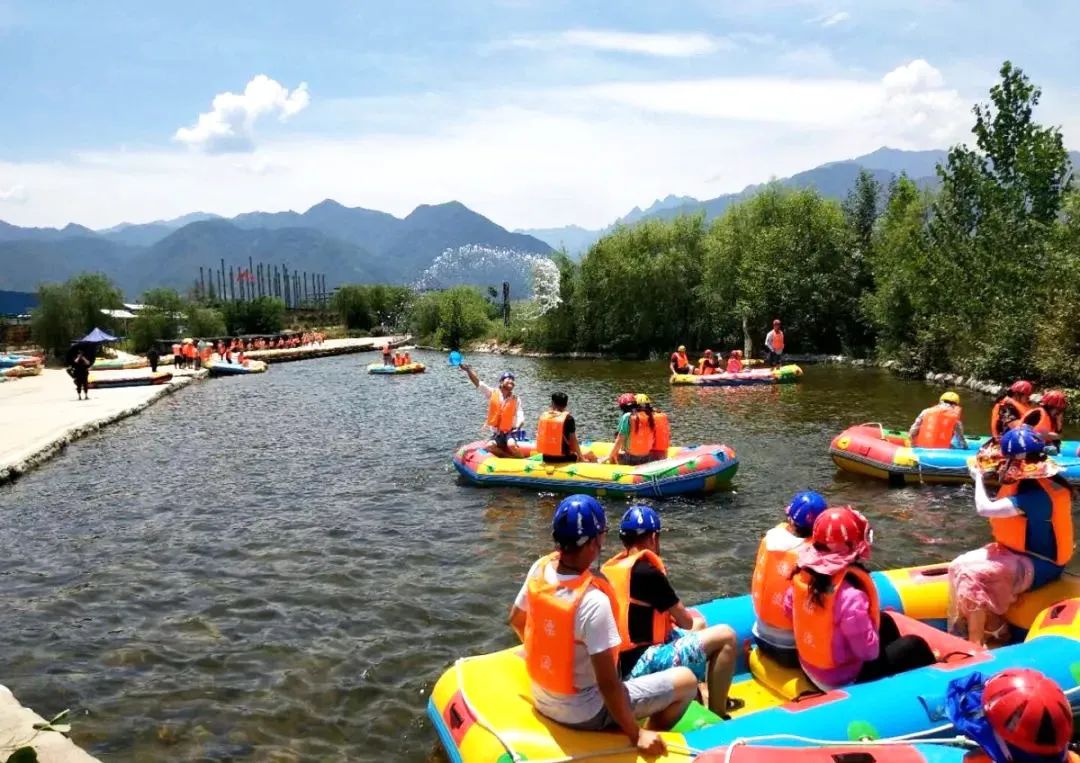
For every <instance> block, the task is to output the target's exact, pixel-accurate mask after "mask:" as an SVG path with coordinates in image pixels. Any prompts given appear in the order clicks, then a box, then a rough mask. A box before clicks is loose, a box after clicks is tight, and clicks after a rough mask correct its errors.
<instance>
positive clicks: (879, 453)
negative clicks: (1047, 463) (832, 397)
mask: <svg viewBox="0 0 1080 763" xmlns="http://www.w3.org/2000/svg"><path fill="white" fill-rule="evenodd" d="M988 439H989V438H987V437H968V438H966V440H967V445H968V447H967V448H963V449H961V448H913V447H912V446H911V438H910V437H908V434H907V432H903V431H899V430H895V429H886V428H884V427H883V426H882V425H881V424H858V425H856V426H853V427H849V428H848V429H845V430H844V431H843V432H841V433H840V434H838V435H837V436H836V437H834V438H833V440H832V443H831V444H830V445H829V455H831V456H832V460H833V462H834V463H835V464H836V465H837V466H838V467H839V468H840V469H842V470H844V471H846V472H853V473H855V474H862V475H865V476H868V477H876V478H877V479H881V480H886V481H888V482H889V484H890V485H894V486H900V485H905V484H918V483H922V482H926V483H958V482H970V481H971V477H970V475H969V474H968V461H969V460H970V459H971V458H974V457H975V455H976V454H977V453H978V451H979V447H980V446H982V445H983V444H984V443H985V442H986V441H987V440H988ZM1054 460H1055V461H1056V462H1057V463H1058V464H1059V465H1060V466H1061V468H1062V472H1061V476H1063V477H1064V478H1065V479H1067V480H1068V481H1069V482H1070V483H1071V484H1073V485H1078V486H1080V442H1078V441H1076V440H1065V441H1063V442H1062V443H1061V452H1060V453H1059V454H1058V455H1057V456H1055V457H1054Z"/></svg>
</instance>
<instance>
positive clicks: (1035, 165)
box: [927, 61, 1069, 378]
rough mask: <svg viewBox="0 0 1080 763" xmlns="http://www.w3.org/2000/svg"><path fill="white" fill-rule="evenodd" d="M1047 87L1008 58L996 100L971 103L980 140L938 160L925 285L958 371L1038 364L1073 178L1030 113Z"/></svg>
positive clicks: (1021, 369)
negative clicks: (1041, 316) (1057, 234)
mask: <svg viewBox="0 0 1080 763" xmlns="http://www.w3.org/2000/svg"><path fill="white" fill-rule="evenodd" d="M1040 95H1041V91H1040V90H1039V88H1038V87H1036V86H1034V85H1033V84H1031V82H1030V81H1029V80H1028V78H1027V77H1026V76H1025V75H1024V73H1023V72H1022V71H1021V70H1020V69H1019V68H1016V67H1013V65H1012V64H1011V63H1009V62H1008V61H1006V62H1005V63H1004V64H1003V65H1002V67H1001V81H1000V82H999V83H998V84H996V85H994V87H992V88H991V90H990V103H989V104H979V105H976V106H975V108H974V113H975V126H974V127H973V129H972V132H973V133H974V135H975V143H976V147H975V148H974V149H972V148H968V147H967V146H964V145H961V146H955V147H953V148H952V149H951V150H950V151H949V156H948V161H947V163H946V164H945V166H944V167H939V168H938V175H939V177H940V178H941V185H942V188H941V193H940V195H939V196H938V198H937V200H936V202H935V204H934V213H933V216H932V218H931V221H930V227H929V232H930V238H931V244H932V248H931V257H930V259H929V261H928V268H927V281H928V284H927V288H928V290H929V296H930V299H931V301H932V303H933V304H935V305H936V308H937V310H939V311H940V312H939V316H938V318H939V320H940V321H941V322H943V323H948V324H951V325H952V327H953V331H952V332H951V336H950V337H949V338H948V339H947V340H946V341H947V352H948V355H949V357H950V359H951V362H952V364H953V365H955V366H956V367H958V369H959V370H962V371H967V372H972V373H975V374H977V375H980V376H992V377H995V378H1007V377H1011V376H1014V375H1019V374H1024V373H1027V372H1028V371H1030V370H1031V366H1030V353H1029V349H1030V347H1031V345H1032V342H1033V340H1034V322H1033V321H1032V320H1031V319H1030V316H1031V315H1032V306H1033V305H1037V304H1039V303H1040V302H1041V301H1043V299H1044V295H1042V294H1040V291H1042V290H1044V283H1045V279H1046V276H1047V275H1048V271H1047V265H1048V264H1049V263H1048V257H1049V248H1048V243H1049V240H1050V237H1051V232H1052V228H1053V225H1054V223H1055V220H1056V219H1057V215H1058V213H1059V211H1060V210H1061V205H1062V200H1063V194H1064V192H1065V190H1066V188H1067V184H1068V177H1069V161H1068V154H1067V153H1066V151H1065V148H1064V144H1063V142H1062V137H1061V132H1060V130H1058V129H1056V128H1049V127H1043V126H1040V125H1039V124H1037V123H1036V122H1035V121H1034V118H1033V113H1034V109H1035V107H1036V106H1037V105H1038V103H1039V98H1040Z"/></svg>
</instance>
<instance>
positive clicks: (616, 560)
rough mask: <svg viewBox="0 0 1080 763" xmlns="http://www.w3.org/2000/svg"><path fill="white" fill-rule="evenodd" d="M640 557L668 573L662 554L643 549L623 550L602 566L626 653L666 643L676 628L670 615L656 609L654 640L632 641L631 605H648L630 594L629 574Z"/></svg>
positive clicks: (621, 649) (622, 649) (623, 650)
mask: <svg viewBox="0 0 1080 763" xmlns="http://www.w3.org/2000/svg"><path fill="white" fill-rule="evenodd" d="M638 559H645V560H646V561H647V562H648V563H649V564H651V565H652V566H653V567H655V568H656V569H658V570H660V572H661V573H663V574H664V575H666V574H667V569H666V568H665V567H664V563H663V561H661V559H660V557H659V556H657V555H656V554H654V553H653V552H652V551H649V550H648V549H644V548H643V549H627V550H625V551H622V552H620V553H618V554H616V555H615V556H613V557H612V558H611V559H609V560H608V561H606V562H605V563H604V565H603V566H602V567H601V568H600V571H601V572H602V573H604V577H605V578H607V581H608V583H610V584H611V589H612V591H613V592H614V593H615V602H614V605H615V624H616V625H618V626H619V636H620V637H621V638H622V645H621V646H620V647H619V651H620V652H626V651H629V650H630V649H633V648H634V647H638V646H652V645H653V644H663V643H665V642H667V640H668V636H670V635H671V629H672V627H673V624H672V622H671V615H670V614H668V613H667V612H659V611H657V610H655V609H654V610H653V615H652V636H651V640H650V641H648V642H642V643H635V642H634V641H631V640H630V605H631V604H640V605H642V606H646V607H647V606H649V605H648V603H646V602H644V601H638V600H637V599H633V598H631V597H630V574H631V572H632V571H633V569H634V565H635V564H636V563H637V560H638Z"/></svg>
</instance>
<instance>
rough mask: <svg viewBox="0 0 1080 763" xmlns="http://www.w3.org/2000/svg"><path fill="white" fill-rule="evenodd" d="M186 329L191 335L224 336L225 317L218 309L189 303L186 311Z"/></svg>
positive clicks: (204, 336)
mask: <svg viewBox="0 0 1080 763" xmlns="http://www.w3.org/2000/svg"><path fill="white" fill-rule="evenodd" d="M187 331H188V333H189V334H191V336H193V337H203V338H209V337H219V336H225V333H226V332H225V318H224V316H222V314H221V311H220V310H215V309H214V308H212V307H199V306H197V305H191V306H189V307H188V312H187Z"/></svg>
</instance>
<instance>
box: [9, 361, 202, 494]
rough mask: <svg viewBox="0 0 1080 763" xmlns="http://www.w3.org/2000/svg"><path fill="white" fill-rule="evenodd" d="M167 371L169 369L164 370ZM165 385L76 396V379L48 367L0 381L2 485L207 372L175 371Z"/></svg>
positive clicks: (104, 373)
mask: <svg viewBox="0 0 1080 763" xmlns="http://www.w3.org/2000/svg"><path fill="white" fill-rule="evenodd" d="M165 370H170V369H168V368H166V369H165ZM172 373H173V380H172V382H170V383H169V384H158V385H151V386H146V387H117V388H114V389H92V390H90V399H89V400H78V399H76V397H75V383H74V382H73V381H72V380H71V377H70V376H68V375H67V373H66V372H64V371H58V370H55V369H51V368H47V369H45V370H44V371H43V372H42V374H41V375H40V376H30V377H27V378H25V379H17V380H15V381H8V382H5V383H4V384H0V421H2V422H3V436H0V483H4V482H7V481H8V480H12V479H15V478H16V477H18V476H19V475H20V474H22V473H23V472H25V471H28V470H30V469H32V468H34V467H35V466H37V465H38V464H40V463H41V462H43V461H46V460H48V459H49V458H52V457H53V456H54V455H56V454H57V453H59V452H60V451H61V450H63V449H64V448H65V447H66V446H67V444H68V443H69V442H73V441H74V440H77V439H79V438H80V437H85V436H86V435H88V434H91V433H93V432H96V431H97V430H99V429H101V428H102V427H103V426H105V425H107V424H110V423H112V422H113V421H117V420H119V419H122V418H125V417H127V416H131V415H132V414H134V413H138V412H139V411H141V410H143V409H144V408H146V407H147V406H148V405H150V404H151V403H153V402H154V401H155V400H157V399H159V398H161V397H163V396H164V395H168V394H170V393H172V392H175V391H176V390H177V389H180V388H181V387H183V386H185V385H187V384H189V383H191V382H192V381H194V379H196V378H201V377H203V376H205V375H206V372H205V371H198V372H196V371H173V372H172ZM149 374H150V369H149V368H139V369H135V370H130V371H101V372H94V374H93V375H94V376H102V377H106V376H121V375H123V376H147V375H149Z"/></svg>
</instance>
